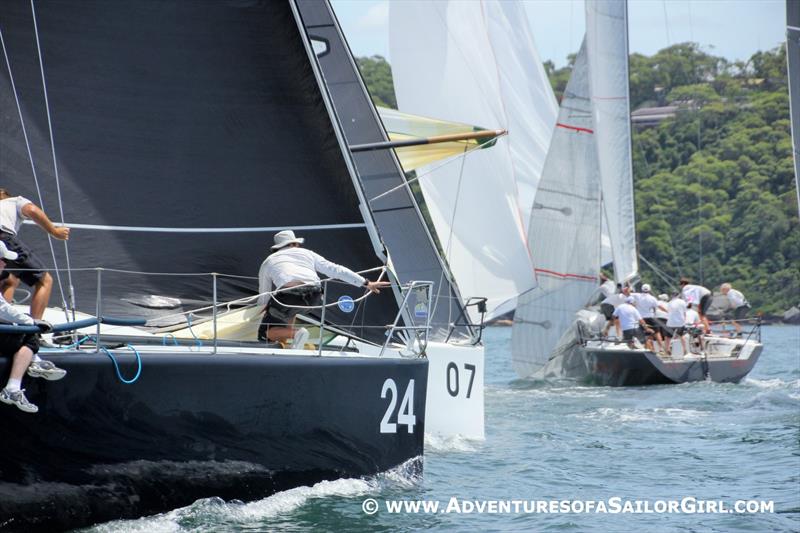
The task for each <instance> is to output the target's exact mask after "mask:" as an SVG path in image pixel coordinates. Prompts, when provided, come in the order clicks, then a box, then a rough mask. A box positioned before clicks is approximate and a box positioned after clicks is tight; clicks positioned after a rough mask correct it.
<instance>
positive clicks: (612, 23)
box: [586, 0, 639, 282]
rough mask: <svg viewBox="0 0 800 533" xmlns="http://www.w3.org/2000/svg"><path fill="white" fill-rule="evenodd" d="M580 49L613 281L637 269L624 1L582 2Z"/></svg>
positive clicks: (622, 278)
mask: <svg viewBox="0 0 800 533" xmlns="http://www.w3.org/2000/svg"><path fill="white" fill-rule="evenodd" d="M586 52H587V58H588V64H589V88H590V91H591V95H592V102H593V114H594V123H595V138H596V142H597V154H598V161H599V165H600V176H601V181H602V188H603V206H604V211H605V216H606V222H607V224H608V231H609V235H610V238H611V249H612V255H613V260H614V276H615V278H616V279H617V281H618V282H624V281H628V280H630V279H632V278H634V277H636V275H637V274H638V271H639V259H638V255H637V251H636V220H635V214H634V205H633V163H632V159H631V124H630V93H629V88H628V20H627V4H626V2H623V1H621V0H596V1H592V2H586Z"/></svg>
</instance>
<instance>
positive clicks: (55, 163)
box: [31, 0, 75, 320]
mask: <svg viewBox="0 0 800 533" xmlns="http://www.w3.org/2000/svg"><path fill="white" fill-rule="evenodd" d="M31 16H32V17H33V30H34V34H35V35H36V51H37V53H38V56H39V71H40V73H41V75H42V93H43V94H44V107H45V110H46V112H47V129H48V131H49V133H50V150H51V153H52V156H53V172H54V175H55V179H56V193H57V195H58V210H59V214H60V215H61V223H62V225H63V224H64V203H63V201H62V198H61V184H60V182H59V179H58V160H57V159H56V145H55V140H54V138H53V122H52V119H51V117H50V101H49V100H48V98H47V82H46V81H45V75H44V60H43V58H42V47H41V42H40V40H39V25H38V24H37V22H36V8H35V7H34V0H31ZM37 188H38V185H37ZM42 205H44V204H42ZM47 240H48V241H49V242H50V249H51V251H52V253H53V261H54V262H55V250H54V248H53V242H52V239H51V238H50V235H49V234H48V236H47ZM64 257H65V259H66V263H67V282H68V283H69V287H68V293H69V309H71V310H72V318H73V320H74V319H75V287H74V285H73V284H72V272H70V261H69V245H68V244H67V241H66V240H65V241H64ZM58 285H59V291H60V292H61V301H62V304H63V306H64V312H65V313H66V311H67V302H66V299H65V297H64V289H63V287H62V282H61V277H60V276H58ZM67 318H69V315H68V316H67Z"/></svg>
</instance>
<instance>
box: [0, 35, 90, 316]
mask: <svg viewBox="0 0 800 533" xmlns="http://www.w3.org/2000/svg"><path fill="white" fill-rule="evenodd" d="M0 45H2V48H3V57H4V58H5V61H6V67H7V68H8V79H9V81H10V82H11V92H12V93H14V102H15V103H16V105H17V113H18V115H19V123H20V128H21V129H22V137H23V138H24V139H25V149H26V150H27V152H28V161H30V164H31V173H32V174H33V183H34V186H35V187H36V196H37V197H38V200H39V205H44V202H43V197H42V189H41V187H40V186H39V177H38V176H37V174H36V164H35V163H34V161H33V152H32V151H31V143H30V138H29V137H28V130H27V128H26V127H25V118H24V117H23V114H22V106H21V105H20V102H19V93H18V92H17V86H16V84H15V83H14V74H13V72H12V69H11V59H10V57H9V54H8V49H7V48H6V43H5V40H4V39H3V32H2V29H0ZM47 242H48V244H49V245H50V255H51V257H52V258H53V264H54V266H55V267H56V269H55V272H56V279H57V280H58V289H59V291H60V293H61V302H62V305H63V307H64V314H65V316H66V318H67V320H69V314H68V313H67V302H66V298H65V296H64V287H63V285H62V283H61V274H60V270H59V269H58V260H57V259H56V251H55V248H54V247H53V240H52V239H50V236H49V235H48V238H47ZM73 318H74V314H73Z"/></svg>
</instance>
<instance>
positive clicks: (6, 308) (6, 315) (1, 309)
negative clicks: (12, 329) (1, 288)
mask: <svg viewBox="0 0 800 533" xmlns="http://www.w3.org/2000/svg"><path fill="white" fill-rule="evenodd" d="M0 321H3V322H6V323H8V324H25V325H26V326H30V325H32V324H34V321H33V319H32V318H31V317H29V316H28V315H26V314H25V313H23V312H22V311H19V310H18V309H17V308H16V307H14V306H13V305H11V304H10V303H8V302H7V301H6V299H5V298H3V296H2V295H0Z"/></svg>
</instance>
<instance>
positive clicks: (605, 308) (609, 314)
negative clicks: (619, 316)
mask: <svg viewBox="0 0 800 533" xmlns="http://www.w3.org/2000/svg"><path fill="white" fill-rule="evenodd" d="M600 312H601V313H603V316H604V317H606V320H611V319H612V318H613V316H614V306H613V305H611V304H600Z"/></svg>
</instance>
